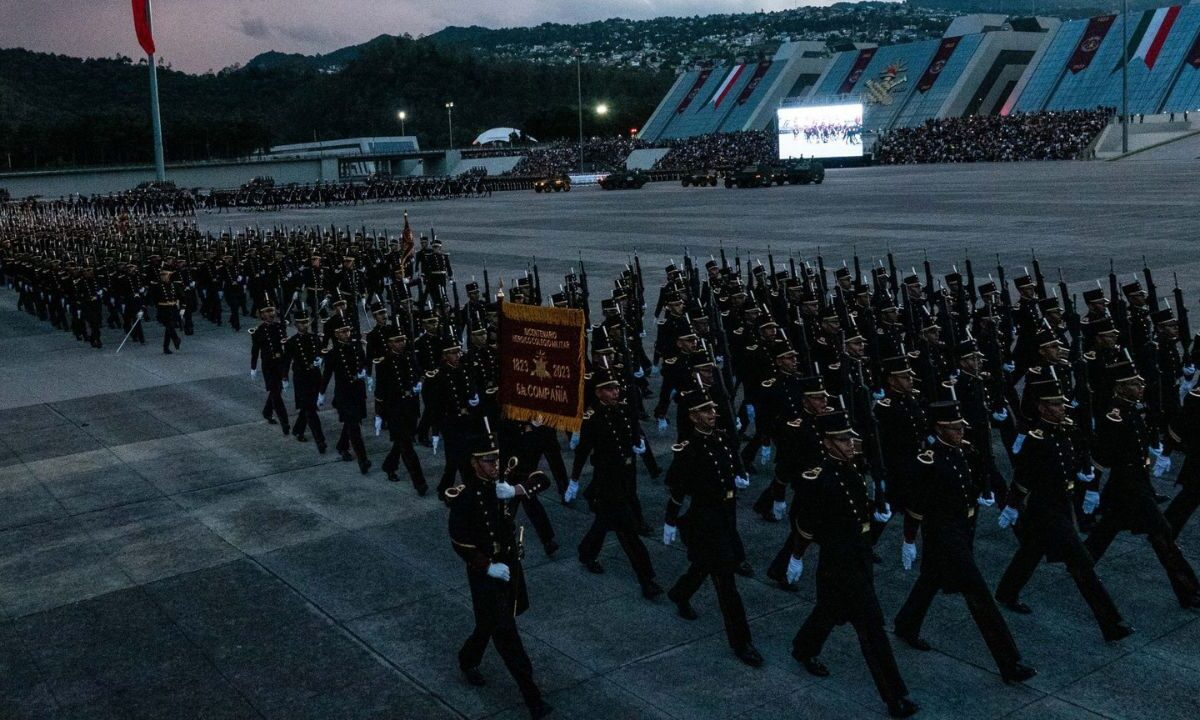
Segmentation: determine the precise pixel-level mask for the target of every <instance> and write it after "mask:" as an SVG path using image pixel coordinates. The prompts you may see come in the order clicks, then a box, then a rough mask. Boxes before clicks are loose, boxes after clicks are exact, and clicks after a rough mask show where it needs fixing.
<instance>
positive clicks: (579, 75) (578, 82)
mask: <svg viewBox="0 0 1200 720" xmlns="http://www.w3.org/2000/svg"><path fill="white" fill-rule="evenodd" d="M579 64H580V60H579V49H578V48H576V49H575V93H576V98H575V101H576V103H577V106H576V107H577V108H578V110H579V172H580V173H582V172H583V72H582V70H580V66H579Z"/></svg>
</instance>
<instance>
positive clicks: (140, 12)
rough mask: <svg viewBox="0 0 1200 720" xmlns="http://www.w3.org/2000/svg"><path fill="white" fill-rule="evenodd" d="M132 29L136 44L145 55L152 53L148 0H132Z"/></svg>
mask: <svg viewBox="0 0 1200 720" xmlns="http://www.w3.org/2000/svg"><path fill="white" fill-rule="evenodd" d="M133 29H134V31H136V32H137V39H138V44H139V45H141V46H142V49H143V50H145V51H146V54H147V55H153V54H154V31H153V28H152V22H151V20H150V0H133Z"/></svg>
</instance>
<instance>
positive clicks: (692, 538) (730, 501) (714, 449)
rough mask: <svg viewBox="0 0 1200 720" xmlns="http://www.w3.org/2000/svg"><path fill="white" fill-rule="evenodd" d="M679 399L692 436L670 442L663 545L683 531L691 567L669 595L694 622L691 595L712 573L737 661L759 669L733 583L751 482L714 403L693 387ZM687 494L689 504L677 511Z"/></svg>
mask: <svg viewBox="0 0 1200 720" xmlns="http://www.w3.org/2000/svg"><path fill="white" fill-rule="evenodd" d="M681 403H682V404H683V405H684V407H686V408H687V410H688V415H689V416H690V418H691V426H692V429H691V437H690V439H689V440H687V441H685V442H681V443H679V444H678V445H675V446H674V448H673V449H674V451H675V457H674V458H673V459H672V461H671V467H670V468H668V470H667V487H668V488H669V489H670V497H669V498H668V500H667V513H666V522H665V524H664V526H663V543H664V544H666V545H670V544H671V543H672V542H674V541H675V540H676V539H677V538H678V537H679V535H680V532H682V534H683V541H684V544H686V545H687V549H688V562H689V563H690V565H689V566H688V569H687V572H685V573H684V574H683V576H682V577H680V578H679V580H678V581H677V582H676V583H675V586H674V587H672V588H671V590H670V591H669V592H668V593H667V597H668V598H670V599H671V602H673V603H675V605H676V606H677V607H678V610H679V615H680V617H683V618H685V619H687V620H694V619H695V618H696V617H697V616H696V611H695V610H694V609H693V608H692V605H691V599H692V595H694V594H695V593H696V591H697V590H699V589H700V585H701V584H703V583H704V579H705V578H707V577H712V581H713V586H714V588H715V589H716V591H717V602H718V604H719V605H720V607H721V615H722V617H723V618H724V621H725V635H726V637H727V638H728V639H729V645H730V647H732V648H733V652H734V654H736V655H737V657H738V659H739V660H741V661H742V662H744V663H746V664H747V665H750V666H751V667H758V666H760V665H762V662H763V659H762V655H760V654H759V653H758V650H757V649H755V647H754V645H753V644H752V643H751V638H750V625H749V624H748V623H747V622H746V608H745V607H744V606H743V605H742V596H741V595H739V594H738V591H737V585H736V583H735V581H734V573H735V572H737V570H738V568H739V566H740V565H741V564H742V563H744V562H745V560H746V550H745V548H744V547H743V546H742V538H741V535H739V534H738V529H737V491H738V490H739V489H745V488H746V487H748V486H749V484H750V481H749V480H748V479H747V478H746V477H745V476H744V475H739V474H738V472H737V467H738V457H737V447H736V445H735V444H734V443H733V442H732V441H731V440H730V437H729V435H728V434H726V433H724V432H722V431H721V430H720V429H719V428H718V427H717V411H716V407H715V405H714V403H713V401H712V400H711V399H710V398H709V396H708V394H707V393H705V392H704V391H703V389H701V388H696V389H692V390H689V391H688V392H686V393H684V397H683V398H682V399H681ZM689 497H690V498H691V500H692V502H691V505H690V506H689V508H688V511H687V513H686V514H684V515H680V509H681V508H682V506H683V503H684V500H686V499H687V498H689Z"/></svg>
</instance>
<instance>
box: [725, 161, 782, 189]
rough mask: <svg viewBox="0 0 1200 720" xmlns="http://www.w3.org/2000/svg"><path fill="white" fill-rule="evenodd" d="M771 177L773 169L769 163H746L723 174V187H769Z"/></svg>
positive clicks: (772, 176) (771, 180)
mask: <svg viewBox="0 0 1200 720" xmlns="http://www.w3.org/2000/svg"><path fill="white" fill-rule="evenodd" d="M773 178H774V171H773V169H772V168H771V166H770V165H746V166H745V167H743V168H740V169H738V170H734V171H733V172H731V173H728V174H726V175H725V187H727V188H733V187H738V188H756V187H771V183H772V182H773Z"/></svg>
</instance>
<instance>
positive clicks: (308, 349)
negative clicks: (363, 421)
mask: <svg viewBox="0 0 1200 720" xmlns="http://www.w3.org/2000/svg"><path fill="white" fill-rule="evenodd" d="M292 323H293V324H294V325H295V326H296V334H295V335H293V336H291V337H289V338H288V339H287V341H286V342H284V344H283V358H284V368H285V370H284V374H287V373H288V371H289V370H290V371H291V376H292V395H293V399H294V400H295V402H296V423H295V424H294V425H292V433H293V434H294V435H295V436H296V439H297V440H299V441H300V442H304V441H305V440H306V438H305V437H304V431H305V430H307V429H311V430H312V436H313V440H314V441H315V442H316V444H317V452H319V453H321V454H322V455H324V454H325V447H326V446H325V431H324V430H323V429H322V428H321V417H320V415H318V413H317V396H318V395H319V394H320V392H321V366H322V365H324V363H325V359H324V357H323V356H322V355H321V341H320V340H319V339H318V338H317V336H316V335H314V334H313V332H312V317H310V316H309V315H308V313H307V312H306V311H305V310H304V308H301V309H299V310H298V311H296V314H295V315H294V316H293V317H292Z"/></svg>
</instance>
